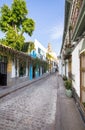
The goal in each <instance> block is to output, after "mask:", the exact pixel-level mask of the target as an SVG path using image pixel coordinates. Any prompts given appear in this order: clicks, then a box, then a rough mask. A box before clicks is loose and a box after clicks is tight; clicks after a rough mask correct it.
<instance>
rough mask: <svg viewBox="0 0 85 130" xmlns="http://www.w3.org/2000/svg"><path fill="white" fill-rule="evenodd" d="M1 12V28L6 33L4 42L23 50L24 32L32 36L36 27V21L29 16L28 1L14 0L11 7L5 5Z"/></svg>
mask: <svg viewBox="0 0 85 130" xmlns="http://www.w3.org/2000/svg"><path fill="white" fill-rule="evenodd" d="M0 13H1V15H0V29H1V31H2V32H4V33H5V34H6V35H5V38H4V39H2V43H3V44H5V45H8V46H10V47H12V48H15V49H17V50H22V48H23V46H24V40H25V38H24V36H23V34H24V33H27V34H28V35H29V36H31V35H32V33H33V31H34V28H35V23H34V21H33V20H32V19H30V18H28V17H27V14H28V10H27V9H26V2H25V1H24V0H13V3H12V5H11V7H10V8H9V7H8V6H7V5H3V7H1V12H0Z"/></svg>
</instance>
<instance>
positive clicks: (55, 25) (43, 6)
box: [0, 0, 65, 55]
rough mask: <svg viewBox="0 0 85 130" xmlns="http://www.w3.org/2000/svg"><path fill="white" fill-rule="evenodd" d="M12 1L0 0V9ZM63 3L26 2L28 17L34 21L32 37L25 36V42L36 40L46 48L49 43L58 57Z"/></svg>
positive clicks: (51, 0) (54, 0)
mask: <svg viewBox="0 0 85 130" xmlns="http://www.w3.org/2000/svg"><path fill="white" fill-rule="evenodd" d="M12 1H13V0H0V7H1V6H2V5H3V4H7V5H11V3H12ZM64 3H65V0H26V5H27V9H28V12H29V13H28V17H29V18H32V19H33V20H34V21H35V30H34V32H33V35H32V36H31V37H29V36H28V35H25V38H26V41H29V40H31V41H34V39H37V40H38V41H39V42H40V43H42V45H43V46H44V47H46V48H47V45H48V43H51V46H52V49H53V51H55V52H56V54H57V55H59V52H60V48H61V44H62V35H63V28H64ZM1 37H3V35H2V33H1V32H0V38H1Z"/></svg>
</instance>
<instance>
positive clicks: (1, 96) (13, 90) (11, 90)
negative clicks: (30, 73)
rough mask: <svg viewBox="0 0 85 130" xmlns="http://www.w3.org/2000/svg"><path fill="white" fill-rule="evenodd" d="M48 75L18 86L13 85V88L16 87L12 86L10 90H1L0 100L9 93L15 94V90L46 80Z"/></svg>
mask: <svg viewBox="0 0 85 130" xmlns="http://www.w3.org/2000/svg"><path fill="white" fill-rule="evenodd" d="M49 75H50V74H49V73H48V74H44V75H43V76H41V77H39V78H37V79H33V80H30V81H27V82H23V83H20V84H18V85H15V86H17V87H15V86H12V87H10V88H7V89H3V90H1V91H0V98H3V97H5V96H7V95H9V94H10V93H13V92H15V91H17V90H19V89H22V88H25V87H27V86H28V85H31V84H33V83H35V82H37V81H39V80H42V79H43V78H46V77H47V76H49Z"/></svg>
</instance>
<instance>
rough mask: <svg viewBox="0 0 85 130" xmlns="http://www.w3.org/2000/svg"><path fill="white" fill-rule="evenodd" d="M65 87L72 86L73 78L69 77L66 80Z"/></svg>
mask: <svg viewBox="0 0 85 130" xmlns="http://www.w3.org/2000/svg"><path fill="white" fill-rule="evenodd" d="M65 88H66V89H68V90H69V89H71V88H72V82H71V80H69V79H68V80H66V81H65Z"/></svg>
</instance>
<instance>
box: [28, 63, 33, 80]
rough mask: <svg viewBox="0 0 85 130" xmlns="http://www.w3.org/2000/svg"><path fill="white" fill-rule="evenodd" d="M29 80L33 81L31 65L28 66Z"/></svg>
mask: <svg viewBox="0 0 85 130" xmlns="http://www.w3.org/2000/svg"><path fill="white" fill-rule="evenodd" d="M29 79H30V80H32V79H33V66H32V64H30V66H29Z"/></svg>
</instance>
